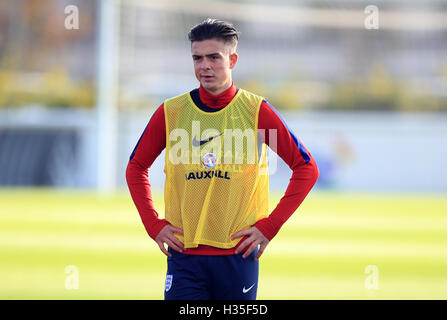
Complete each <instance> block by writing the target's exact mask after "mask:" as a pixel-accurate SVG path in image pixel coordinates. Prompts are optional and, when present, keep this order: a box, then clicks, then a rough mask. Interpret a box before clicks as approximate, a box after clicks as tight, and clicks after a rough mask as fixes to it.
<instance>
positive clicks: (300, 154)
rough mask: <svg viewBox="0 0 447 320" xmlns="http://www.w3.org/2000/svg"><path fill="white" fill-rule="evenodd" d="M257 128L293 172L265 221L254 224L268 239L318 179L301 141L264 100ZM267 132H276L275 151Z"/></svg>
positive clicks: (309, 156) (310, 158)
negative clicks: (281, 195)
mask: <svg viewBox="0 0 447 320" xmlns="http://www.w3.org/2000/svg"><path fill="white" fill-rule="evenodd" d="M258 128H259V129H265V133H266V134H265V142H266V144H267V145H269V147H271V148H272V149H273V151H275V152H276V153H277V154H278V156H279V157H281V159H283V160H284V162H285V163H286V164H287V165H288V166H289V167H290V169H292V171H293V173H292V177H291V178H290V181H289V185H288V186H287V189H286V192H285V194H284V196H283V197H282V198H281V200H280V201H279V203H278V205H277V206H276V208H275V209H274V210H273V211H272V212H271V214H270V215H269V216H268V217H267V218H264V219H261V220H259V221H258V222H256V224H255V227H257V228H258V229H259V230H260V231H261V232H262V233H263V234H264V235H265V236H266V237H267V238H268V239H269V240H271V239H273V237H274V236H275V235H276V234H277V233H278V231H279V229H280V228H281V226H282V225H283V224H284V223H285V222H286V221H287V219H289V217H290V216H291V215H292V214H293V213H294V212H295V210H296V209H297V208H298V207H299V206H300V204H301V203H302V202H303V200H304V198H306V196H307V194H308V193H309V191H310V190H311V189H312V187H313V186H314V184H315V182H316V181H317V179H318V176H319V171H318V167H317V165H316V163H315V160H314V158H313V157H312V155H311V154H310V152H309V151H308V150H307V149H306V147H305V146H304V145H303V144H302V142H301V140H299V139H298V138H297V137H296V136H295V135H294V134H293V133H292V131H291V130H289V128H288V127H287V125H286V123H285V122H284V120H283V119H282V118H281V116H280V115H279V113H278V112H277V111H276V110H275V109H274V108H273V107H272V106H271V105H270V104H269V103H268V102H266V101H263V102H262V104H261V108H260V110H259V121H258ZM269 129H276V130H277V135H276V138H277V139H276V140H277V143H276V148H275V146H274V143H272V141H270V139H269V134H268V133H269ZM272 138H273V137H272ZM275 149H276V150H275Z"/></svg>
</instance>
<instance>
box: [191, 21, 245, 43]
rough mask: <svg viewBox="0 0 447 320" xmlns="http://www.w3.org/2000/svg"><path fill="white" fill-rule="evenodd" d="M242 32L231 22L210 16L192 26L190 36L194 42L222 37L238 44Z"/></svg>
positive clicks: (226, 40) (226, 41)
mask: <svg viewBox="0 0 447 320" xmlns="http://www.w3.org/2000/svg"><path fill="white" fill-rule="evenodd" d="M239 34H240V32H239V31H237V30H236V28H235V27H234V26H233V24H231V23H230V22H226V21H222V20H218V19H211V18H208V19H206V20H205V21H203V22H201V23H199V24H198V25H196V26H194V27H192V28H191V30H190V31H189V33H188V38H189V40H190V41H191V43H192V42H194V41H203V40H210V39H220V40H223V41H224V42H225V43H233V44H237V42H238V40H239Z"/></svg>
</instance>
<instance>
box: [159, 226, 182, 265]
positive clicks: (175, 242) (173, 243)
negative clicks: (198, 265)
mask: <svg viewBox="0 0 447 320" xmlns="http://www.w3.org/2000/svg"><path fill="white" fill-rule="evenodd" d="M174 233H178V234H181V235H183V230H182V229H179V228H176V227H174V226H172V225H170V224H168V225H166V226H165V227H164V228H163V229H161V231H160V232H159V233H158V235H157V237H155V242H156V243H157V244H158V246H159V247H160V250H161V251H162V252H163V253H164V254H165V255H167V256H168V257H171V256H172V255H171V253H169V251H168V250H166V248H165V245H164V244H165V243H166V244H167V245H168V246H169V247H170V248H172V249H174V250H175V251H177V252H180V253H182V252H183V250H184V246H183V243H181V242H180V240H179V239H177V238H176V237H175V236H174Z"/></svg>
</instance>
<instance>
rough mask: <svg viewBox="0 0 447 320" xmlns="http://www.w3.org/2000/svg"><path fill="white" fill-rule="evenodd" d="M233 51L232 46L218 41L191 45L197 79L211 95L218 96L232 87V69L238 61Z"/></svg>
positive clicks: (195, 42) (212, 40)
mask: <svg viewBox="0 0 447 320" xmlns="http://www.w3.org/2000/svg"><path fill="white" fill-rule="evenodd" d="M232 50H234V49H233V48H232V46H231V45H230V44H225V43H224V41H222V40H217V39H211V40H204V41H194V42H193V43H192V45H191V52H192V59H193V61H194V72H195V74H196V78H197V80H199V82H200V84H201V85H202V87H204V88H205V89H206V90H207V91H208V92H210V93H211V94H214V95H217V94H219V93H221V92H223V91H225V90H226V89H228V88H229V87H230V86H231V83H232V78H231V69H233V67H234V66H235V65H236V61H237V54H236V53H231V51H232Z"/></svg>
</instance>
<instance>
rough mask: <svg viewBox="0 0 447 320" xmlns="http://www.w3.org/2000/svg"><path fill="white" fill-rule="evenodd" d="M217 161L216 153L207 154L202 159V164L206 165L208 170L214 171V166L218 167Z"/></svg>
mask: <svg viewBox="0 0 447 320" xmlns="http://www.w3.org/2000/svg"><path fill="white" fill-rule="evenodd" d="M216 160H217V157H216V155H215V154H214V153H211V152H210V153H207V154H205V155H204V156H203V157H202V163H203V164H204V166H205V167H207V168H208V169H212V168H214V166H215V165H216Z"/></svg>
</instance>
